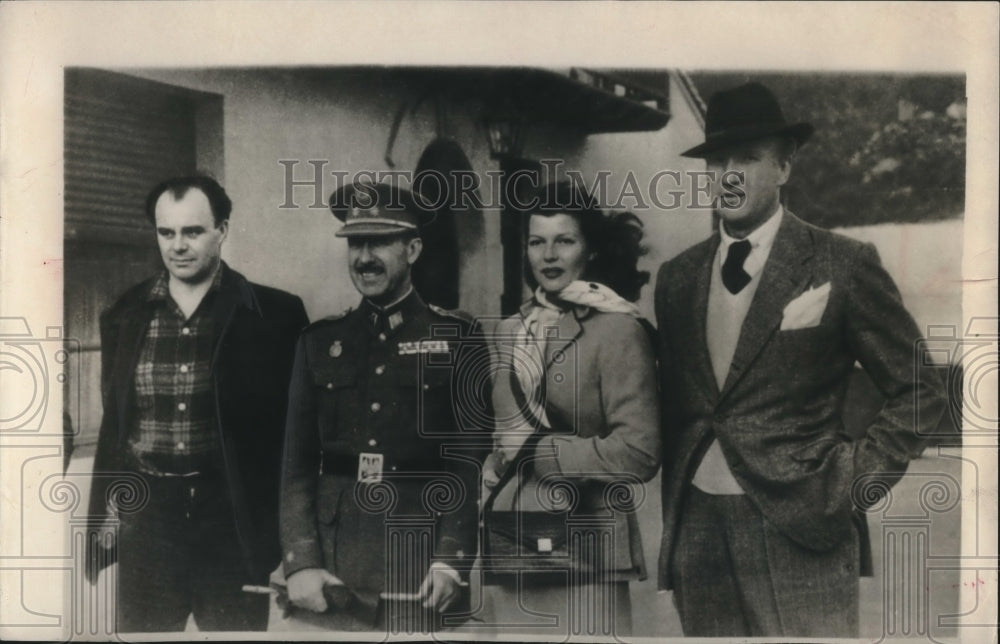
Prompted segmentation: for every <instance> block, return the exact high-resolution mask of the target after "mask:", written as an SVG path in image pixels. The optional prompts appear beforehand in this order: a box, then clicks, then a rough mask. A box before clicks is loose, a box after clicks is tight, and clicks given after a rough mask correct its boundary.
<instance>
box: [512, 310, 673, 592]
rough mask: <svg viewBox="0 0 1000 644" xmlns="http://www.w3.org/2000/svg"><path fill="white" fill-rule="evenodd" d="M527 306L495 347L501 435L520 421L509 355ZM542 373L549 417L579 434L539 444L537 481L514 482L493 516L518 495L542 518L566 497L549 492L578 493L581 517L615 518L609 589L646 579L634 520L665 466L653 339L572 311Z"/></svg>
mask: <svg viewBox="0 0 1000 644" xmlns="http://www.w3.org/2000/svg"><path fill="white" fill-rule="evenodd" d="M528 306H529V305H525V307H524V308H523V310H522V314H521V315H517V316H513V317H510V318H507V319H505V320H503V321H502V322H501V323H500V324H499V325H498V326H497V329H496V332H495V334H494V338H493V340H494V342H493V347H494V349H495V350H496V351H497V354H498V360H499V363H498V367H499V368H498V370H497V371H496V372H495V374H494V388H493V406H494V411H495V414H496V418H497V424H498V427H499V428H500V429H501V430H502V429H503V427H504V426H505V423H509V420H510V419H512V418H514V417H516V415H517V412H518V405H517V403H516V401H515V398H514V395H513V393H512V391H511V386H510V375H511V373H512V368H513V367H512V355H513V352H512V351H510V347H511V346H512V344H513V343H514V342H515V341H516V339H517V337H518V335H519V331H520V330H521V329H522V328H523V319H524V315H526V314H527V312H528V310H529V309H528ZM545 364H546V373H545V383H546V396H547V400H546V403H547V404H546V409H547V413H548V414H549V415H550V416H555V417H558V418H559V419H560V420H561V421H562V422H561V424H563V425H568V426H569V427H571V428H572V429H573V431H572V433H567V434H560V435H553V436H546V437H545V438H543V439H541V441H540V442H539V444H538V447H537V449H536V456H537V457H538V458H537V459H536V460H534V461H533V463H532V465H533V467H532V473H531V474H530V475H529V476H527V477H524V478H530V479H531V480H519V479H516V484H515V481H514V480H512V481H511V482H510V483H509V484H508V485H506V486H505V487H504V488H503V490H501V491H500V493H498V495H497V498H496V502H495V505H494V509H495V510H510V509H512V508H513V505H514V502H515V493H516V491H517V490H519V489H520V490H521V494H520V508H521V509H522V510H528V509H538V508H540V507H543V506H544V505H545V503H544V501H545V499H547V498H552V497H559V496H560V495H562V494H563V493H565V492H566V490H567V488H566V487H565V485H559V483H557V484H556V485H554V486H547V485H545V484H544V483H545V482H547V481H557V482H561V483H567V482H568V483H571V484H572V489H573V490H575V491H576V494H578V496H579V499H578V504H577V506H576V511H575V513H574V514H575V516H591V517H603V518H607V517H611V516H613V518H614V537H615V538H614V546H613V547H614V555H613V561H614V563H613V564H609V566H608V567H609V568H611V569H614V570H615V571H617V572H616V574H615V575H614V576H613V577H612V579H611V580H616V581H625V580H629V579H642V578H645V574H646V568H645V561H644V557H643V553H642V545H641V539H640V535H639V527H638V523H637V521H636V519H635V510H638V511H642V500H643V499H644V498H645V494H644V492H645V490H644V488H643V486H642V484H643V483H644V482H646V481H648V480H650V479H651V478H652V477H653V476H654V475H655V474H656V472H657V470H658V469H659V465H660V458H661V445H660V428H659V420H660V408H659V397H658V393H657V386H656V367H655V359H654V354H653V346H652V342H651V339H650V335H649V333H648V332H647V330H646V329H645V328H644V327H643V325H642V324H641V323H640V322H639V321H638V320H636V319H635V318H633V317H631V316H629V315H625V314H622V313H604V312H600V311H596V310H594V309H591V308H588V307H575V308H574V309H572V310H571V311H568V312H567V313H565V314H564V315H563V316H562V317H561V318H560V320H559V324H558V334H557V335H556V337H554V338H552V337H550V338H549V339H548V341H547V342H546V346H545ZM553 454H554V458H552V457H551V456H552V455H553ZM540 478H542V479H544V481H543V484H542V486H541V487H540V488H539V487H538V485H537V484H538V479H540ZM536 490H537V491H536ZM570 493H571V494H572V492H570ZM631 497H634V498H631ZM633 501H634V502H633ZM623 571H627V572H623ZM609 581H610V580H609Z"/></svg>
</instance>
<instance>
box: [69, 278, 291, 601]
mask: <svg viewBox="0 0 1000 644" xmlns="http://www.w3.org/2000/svg"><path fill="white" fill-rule="evenodd" d="M221 270H222V282H221V284H220V286H219V291H218V293H217V294H216V297H215V300H214V302H213V303H212V307H211V309H210V315H211V316H212V328H213V340H212V347H213V353H212V360H211V371H212V391H213V395H214V398H215V408H216V410H217V415H216V419H215V420H216V426H217V431H218V436H219V444H220V449H219V450H218V451H219V453H218V456H219V459H218V461H219V462H218V469H219V471H220V472H221V473H222V474H223V475H224V476H225V480H226V484H227V486H228V487H229V490H230V494H231V500H232V505H233V514H234V516H235V518H236V527H237V531H238V533H239V536H240V546H241V548H242V550H243V556H244V559H245V561H246V563H247V568H248V579H256V580H258V581H259V580H266V579H267V575H268V573H270V571H271V570H273V569H274V567H275V566H276V565H277V564H278V561H280V557H281V550H280V547H279V543H278V489H279V482H280V473H281V446H282V443H283V440H284V420H285V407H286V404H287V397H288V382H289V379H290V377H291V370H292V358H293V357H294V352H295V341H296V340H297V338H298V336H299V332H300V331H301V330H302V328H303V327H305V326H306V324H308V322H309V319H308V318H307V316H306V310H305V307H304V306H303V305H302V300H301V299H299V298H298V297H297V296H295V295H292V294H290V293H286V292H284V291H279V290H278V289H274V288H269V287H267V286H261V285H259V284H253V283H251V282H249V281H248V280H247V279H246V278H245V277H243V275H241V274H240V273H238V272H236V271H234V270H232V269H231V268H229V266H228V265H226V264H225V262H223V264H222V268H221ZM152 284H153V280H152V279H150V280H147V281H145V282H142V283H141V284H138V285H136V286H134V287H132V288H131V289H129V290H128V291H126V292H125V294H124V295H122V296H121V297H120V298H119V299H118V301H117V302H116V303H115V304H114V305H113V306H112V307H111V308H109V309H108V310H107V311H105V312H104V313H103V314H102V315H101V390H102V396H103V403H104V415H103V417H102V420H101V429H100V434H99V436H98V440H97V452H96V454H95V457H94V481H93V483H92V485H91V490H90V506H89V507H90V510H89V515H90V517H91V521H90V525H91V527H92V529H95V530H96V529H98V528H99V527H100V525H101V523H102V522H103V521H104V519H105V516H106V515H107V513H108V501H109V496H113V495H114V494H115V493H116V491H117V492H118V493H121V492H122V491H123V488H120V487H118V484H119V483H120V480H119V479H120V478H121V476H122V470H123V469H124V468H125V464H126V463H128V461H127V460H126V450H127V449H128V442H127V441H128V437H129V432H130V431H132V429H133V424H134V419H133V415H134V409H133V407H134V404H133V401H134V395H135V393H134V387H133V383H134V379H135V369H136V363H137V362H138V360H139V354H140V352H141V350H142V341H143V338H144V337H145V335H146V328H147V327H148V325H149V321H150V319H151V318H152V316H153V309H152V308H151V306H150V304H149V302H148V301H147V299H146V296H147V294H148V293H149V290H150V288H151V287H152ZM156 501H157V500H156V499H155V498H154V499H149V502H150V503H155V502H156ZM87 545H88V557H87V564H88V567H89V569H88V575H90V577H91V578H92V579H93V578H96V575H97V573H98V572H99V569H98V567H99V566H100V565H102V564H109V563H110V561H108V560H106V559H105V558H103V557H100V558H98V557H96V556H95V554H94V551H95V550H96V548H97V545H96V544H95V543H92V542H91V541H88V544H87Z"/></svg>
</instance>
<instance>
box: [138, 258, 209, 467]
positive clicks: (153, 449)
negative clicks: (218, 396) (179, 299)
mask: <svg viewBox="0 0 1000 644" xmlns="http://www.w3.org/2000/svg"><path fill="white" fill-rule="evenodd" d="M221 278H222V271H221V270H219V271H217V272H216V274H215V279H214V280H213V281H212V284H211V286H210V287H209V290H208V292H207V293H206V294H205V297H204V298H203V299H202V301H201V302H200V303H199V304H198V307H197V308H196V309H195V311H194V313H193V314H192V315H191V317H190V318H187V317H185V315H184V313H183V312H182V311H181V309H180V307H179V306H178V305H177V303H176V302H175V301H174V299H173V298H172V297H170V292H169V290H168V288H167V279H168V277H167V273H166V272H163V273H161V274H160V276H159V278H158V279H157V280H156V282H154V284H153V287H152V288H151V289H150V292H149V295H148V296H147V300H148V301H149V302H153V303H155V305H156V310H155V312H154V314H153V317H152V319H151V320H150V322H149V327H148V328H147V329H146V337H145V340H144V342H143V345H142V350H141V352H140V354H139V362H138V364H137V365H136V370H135V380H134V387H135V397H134V400H135V406H136V408H135V412H136V413H135V415H134V416H133V417H134V418H135V419H136V424H135V427H134V431H133V432H132V434H131V436H130V438H129V444H130V446H131V450H132V455H133V456H134V457H135V459H136V460H137V462H138V467H139V469H140V470H142V471H144V472H147V473H149V474H189V473H192V472H198V471H203V470H205V469H206V468H209V467H211V463H212V462H213V460H214V456H215V453H216V451H217V450H218V449H219V444H218V437H217V435H216V431H215V400H214V394H213V391H212V373H211V358H212V319H211V315H210V308H211V302H212V300H213V298H214V297H215V296H216V293H217V291H218V289H219V284H220V282H221Z"/></svg>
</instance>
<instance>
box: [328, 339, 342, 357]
mask: <svg viewBox="0 0 1000 644" xmlns="http://www.w3.org/2000/svg"><path fill="white" fill-rule="evenodd" d="M343 352H344V345H342V344H341V343H340V340H334V341H333V344H331V345H330V357H331V358H339V357H340V354H342V353H343Z"/></svg>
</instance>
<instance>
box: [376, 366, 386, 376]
mask: <svg viewBox="0 0 1000 644" xmlns="http://www.w3.org/2000/svg"><path fill="white" fill-rule="evenodd" d="M383 373H385V365H384V364H380V365H379V366H377V367H375V375H376V376H381V375H382V374H383Z"/></svg>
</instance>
